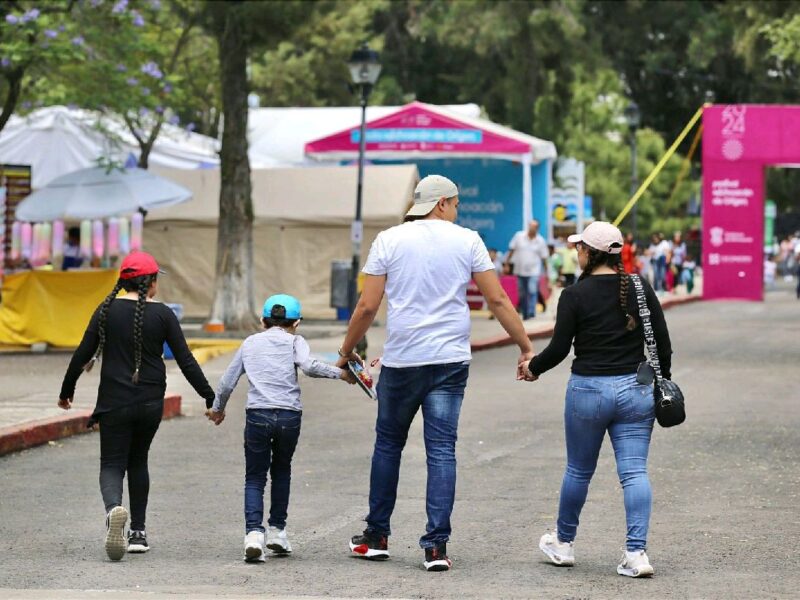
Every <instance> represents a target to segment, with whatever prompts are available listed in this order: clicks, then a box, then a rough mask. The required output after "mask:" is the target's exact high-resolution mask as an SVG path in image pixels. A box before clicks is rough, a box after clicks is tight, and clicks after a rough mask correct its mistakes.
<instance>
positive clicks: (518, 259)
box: [506, 220, 550, 319]
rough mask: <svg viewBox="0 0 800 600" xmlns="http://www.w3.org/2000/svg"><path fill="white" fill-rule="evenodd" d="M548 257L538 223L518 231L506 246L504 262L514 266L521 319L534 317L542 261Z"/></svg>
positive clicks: (533, 222)
mask: <svg viewBox="0 0 800 600" xmlns="http://www.w3.org/2000/svg"><path fill="white" fill-rule="evenodd" d="M548 256H550V252H549V250H548V249H547V242H546V241H545V239H544V238H543V237H542V236H541V235H539V221H536V220H534V221H531V222H530V223H529V224H528V230H527V231H518V232H517V233H516V234H514V237H513V238H511V242H510V243H509V244H508V256H506V262H508V263H510V264H512V265H514V275H516V276H517V282H518V285H519V305H520V308H521V309H522V318H523V319H530V318H532V317H535V316H536V304H537V302H538V300H539V279H541V277H542V264H543V261H544V260H546V259H547V257H548Z"/></svg>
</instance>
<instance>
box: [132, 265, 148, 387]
mask: <svg viewBox="0 0 800 600" xmlns="http://www.w3.org/2000/svg"><path fill="white" fill-rule="evenodd" d="M152 280H153V278H152V277H144V278H143V279H142V282H141V283H140V284H139V290H138V291H139V299H138V300H137V301H136V312H135V314H134V317H133V348H134V360H135V364H136V367H135V370H134V371H133V377H132V378H131V381H133V383H139V370H140V369H141V367H142V327H143V325H144V307H145V304H146V303H147V290H148V289H149V288H150V282H151V281H152Z"/></svg>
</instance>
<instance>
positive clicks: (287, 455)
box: [244, 408, 303, 533]
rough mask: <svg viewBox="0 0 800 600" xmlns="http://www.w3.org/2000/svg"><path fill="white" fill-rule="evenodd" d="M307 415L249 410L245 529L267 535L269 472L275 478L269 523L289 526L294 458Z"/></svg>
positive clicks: (281, 410) (271, 494)
mask: <svg viewBox="0 0 800 600" xmlns="http://www.w3.org/2000/svg"><path fill="white" fill-rule="evenodd" d="M302 415H303V413H301V412H298V411H296V410H285V409H282V408H254V409H249V410H248V411H247V419H246V421H245V426H244V462H245V478H244V518H245V529H246V532H247V533H249V532H251V531H261V532H262V533H263V532H264V488H265V487H266V485H267V472H269V474H270V476H271V477H272V486H271V488H270V507H269V524H270V525H271V526H273V527H277V528H278V529H283V528H284V527H286V512H287V510H288V508H289V485H290V483H291V479H292V456H294V450H295V448H296V447H297V440H298V438H299V437H300V421H301V419H302Z"/></svg>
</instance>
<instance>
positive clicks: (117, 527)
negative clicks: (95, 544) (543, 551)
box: [106, 506, 128, 560]
mask: <svg viewBox="0 0 800 600" xmlns="http://www.w3.org/2000/svg"><path fill="white" fill-rule="evenodd" d="M127 522H128V511H127V510H126V509H125V507H124V506H115V507H114V508H112V509H111V510H110V511H108V514H107V515H106V554H108V558H110V559H111V560H121V559H122V557H123V556H125V550H127V546H128V542H127V540H126V539H125V523H127Z"/></svg>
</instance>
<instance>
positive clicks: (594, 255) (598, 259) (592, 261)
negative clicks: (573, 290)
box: [578, 246, 606, 281]
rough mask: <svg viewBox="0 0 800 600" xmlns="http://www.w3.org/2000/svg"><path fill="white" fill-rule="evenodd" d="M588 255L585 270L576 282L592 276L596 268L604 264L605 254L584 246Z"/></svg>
mask: <svg viewBox="0 0 800 600" xmlns="http://www.w3.org/2000/svg"><path fill="white" fill-rule="evenodd" d="M584 247H585V248H586V250H587V252H588V253H589V260H588V261H587V262H586V268H585V269H584V270H583V272H582V273H581V276H580V277H578V281H583V280H584V279H586V278H587V277H588V276H589V275H591V274H592V271H594V270H595V269H596V268H597V267H599V266H600V265H601V264H603V263H604V262H605V256H606V254H605V252H600V251H599V250H595V249H594V248H589V247H588V246H584Z"/></svg>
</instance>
